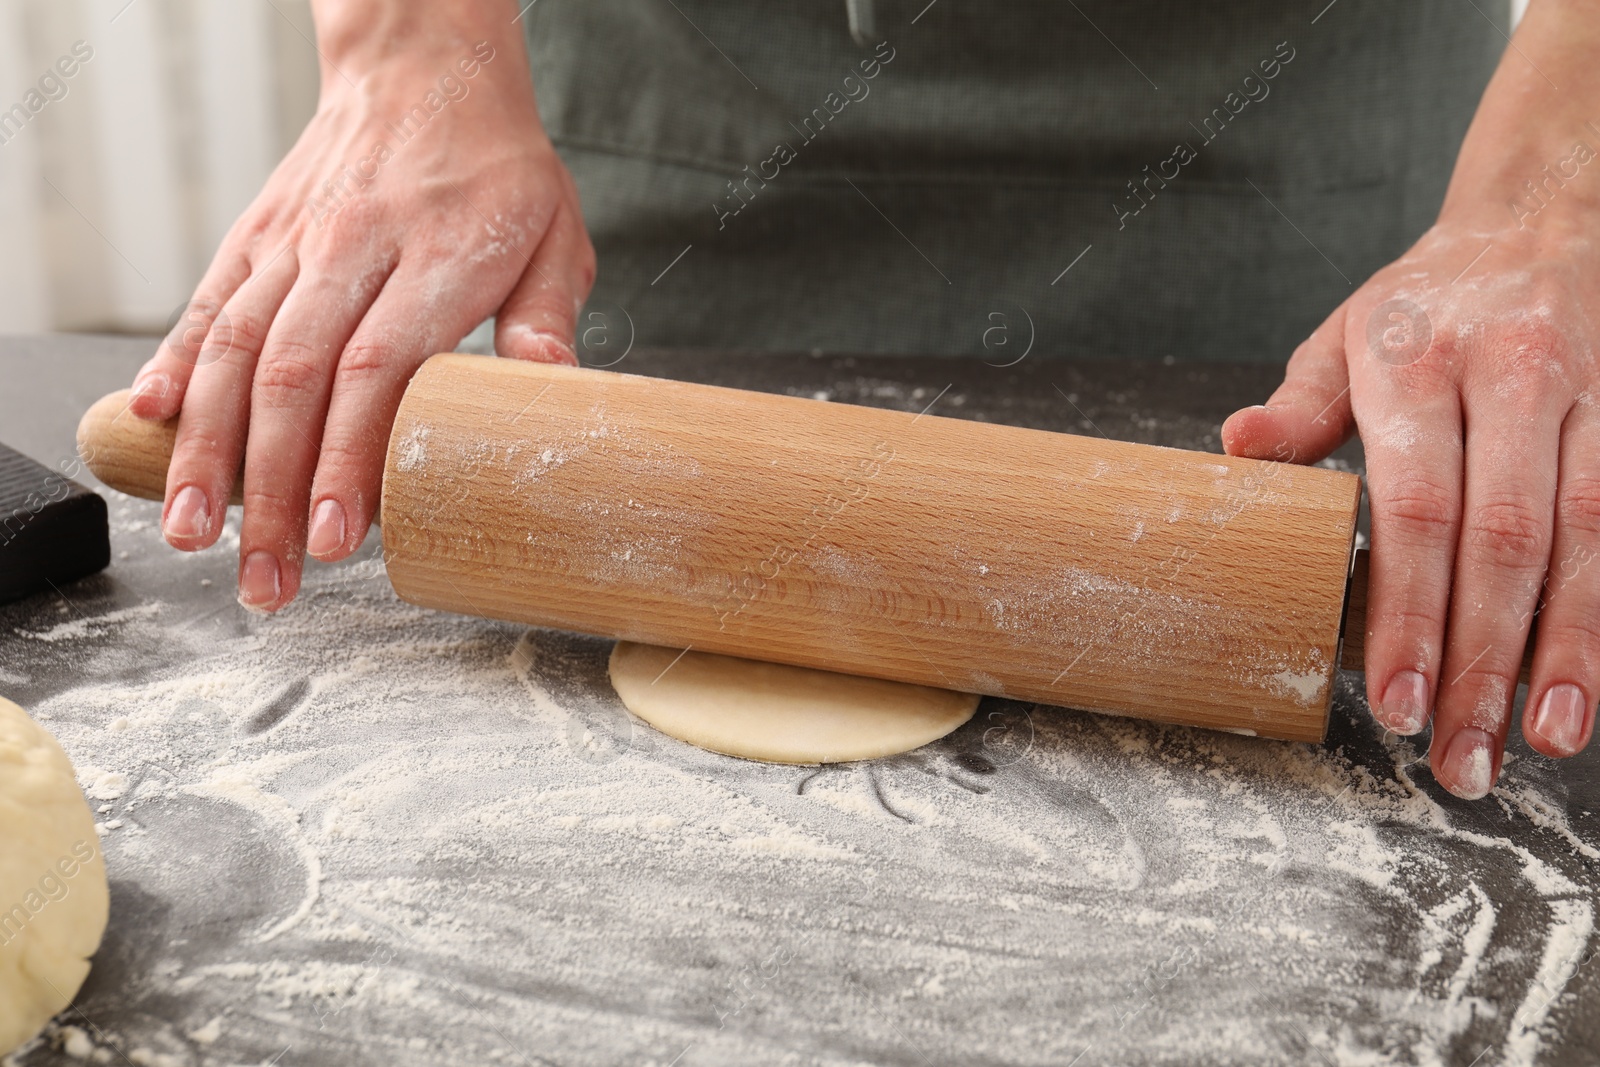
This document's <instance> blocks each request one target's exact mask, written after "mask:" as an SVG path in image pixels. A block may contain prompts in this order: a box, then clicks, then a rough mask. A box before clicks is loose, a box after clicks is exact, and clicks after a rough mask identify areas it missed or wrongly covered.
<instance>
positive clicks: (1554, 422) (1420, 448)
mask: <svg viewBox="0 0 1600 1067" xmlns="http://www.w3.org/2000/svg"><path fill="white" fill-rule="evenodd" d="M1582 8H1583V5H1578V4H1566V3H1561V2H1555V0H1546V2H1545V3H1543V4H1541V3H1540V2H1539V0H1535V3H1534V4H1533V6H1532V8H1531V9H1530V11H1529V15H1528V18H1527V20H1526V21H1525V22H1524V24H1523V26H1522V27H1520V28H1519V30H1518V32H1517V34H1516V37H1515V39H1514V40H1515V45H1516V46H1517V47H1516V48H1514V49H1513V50H1512V51H1510V52H1508V53H1507V55H1506V58H1505V60H1504V61H1503V63H1502V65H1501V68H1500V70H1499V71H1498V72H1497V74H1496V75H1495V79H1494V81H1493V83H1491V85H1490V88H1489V91H1488V93H1487V94H1486V95H1485V97H1484V102H1483V105H1482V106H1481V107H1480V109H1479V113H1478V116H1477V118H1476V119H1475V120H1474V123H1473V127H1472V130H1471V132H1470V133H1469V134H1468V137H1467V141H1466V144H1465V145H1464V146H1463V149H1462V154H1461V158H1460V160H1459V161H1458V164H1457V167H1456V172H1455V176H1454V178H1453V180H1452V182H1451V187H1450V193H1449V196H1448V197H1447V198H1446V202H1445V205H1444V209H1443V211H1442V212H1441V215H1440V218H1439V222H1438V223H1437V224H1436V225H1435V226H1434V227H1433V228H1432V229H1431V230H1429V231H1428V233H1427V234H1425V235H1424V236H1423V237H1422V239H1421V240H1420V241H1418V242H1417V244H1416V245H1415V246H1414V247H1413V248H1412V249H1411V250H1410V251H1409V252H1408V253H1407V254H1406V255H1405V256H1404V257H1403V258H1402V259H1400V260H1399V261H1398V262H1396V263H1394V264H1392V265H1390V266H1388V267H1386V268H1384V269H1383V270H1381V271H1379V272H1378V273H1377V274H1376V275H1374V276H1373V277H1372V278H1371V279H1370V280H1369V281H1368V282H1367V283H1366V284H1365V285H1363V286H1362V287H1361V288H1360V289H1359V290H1357V291H1356V292H1355V293H1354V294H1353V295H1352V296H1351V297H1350V298H1349V299H1348V300H1347V301H1346V302H1345V304H1344V305H1343V306H1341V307H1340V308H1339V309H1338V310H1337V311H1336V312H1335V313H1334V314H1333V315H1332V316H1331V317H1330V318H1329V319H1328V320H1327V321H1326V322H1325V323H1323V324H1322V326H1321V327H1319V328H1318V329H1317V331H1316V332H1315V333H1314V334H1312V336H1311V338H1310V339H1309V340H1307V341H1306V342H1305V343H1304V344H1302V345H1301V346H1300V347H1299V348H1298V349H1297V350H1296V351H1295V353H1294V357H1293V358H1292V359H1291V360H1290V362H1289V366H1288V371H1287V374H1286V377H1285V380H1284V384H1283V386H1282V387H1281V388H1279V389H1278V391H1277V392H1276V393H1274V394H1273V396H1272V398H1271V400H1269V401H1268V403H1267V404H1266V405H1265V406H1262V407H1254V408H1246V409H1244V410H1242V411H1239V412H1236V413H1235V414H1234V415H1233V416H1232V417H1231V418H1230V419H1229V420H1228V422H1227V423H1226V425H1225V426H1224V427H1223V441H1224V444H1225V447H1226V448H1227V450H1228V451H1229V452H1230V453H1231V454H1234V455H1246V456H1257V457H1261V458H1268V457H1270V455H1271V453H1272V450H1273V449H1274V448H1276V447H1279V446H1281V445H1284V444H1287V445H1288V446H1289V447H1290V448H1292V449H1293V450H1294V454H1295V455H1296V456H1297V457H1298V458H1299V459H1300V460H1301V461H1303V462H1314V461H1316V460H1318V459H1321V458H1322V457H1323V456H1326V455H1327V454H1328V453H1329V452H1331V451H1333V449H1335V448H1337V447H1338V446H1339V445H1340V444H1341V443H1342V442H1343V441H1344V440H1345V439H1346V438H1347V437H1348V436H1349V434H1350V432H1351V431H1352V429H1354V428H1356V427H1359V429H1360V433H1361V439H1362V442H1363V445H1364V447H1365V450H1366V458H1367V486H1368V492H1369V495H1370V500H1371V506H1372V570H1371V580H1370V588H1369V593H1368V614H1367V624H1368V632H1367V634H1366V651H1365V656H1366V670H1367V693H1368V698H1369V701H1370V703H1371V705H1372V707H1373V710H1374V712H1375V714H1376V715H1377V717H1378V719H1379V721H1380V722H1382V723H1383V724H1384V725H1385V726H1387V727H1388V728H1389V729H1391V730H1393V731H1395V732H1396V733H1400V734H1414V733H1417V732H1418V731H1420V730H1421V729H1422V728H1423V727H1424V726H1425V725H1426V724H1427V722H1428V720H1429V717H1430V715H1431V717H1432V720H1433V740H1432V745H1431V748H1430V750H1429V763H1430V765H1431V767H1432V769H1433V773H1434V776H1435V777H1436V778H1437V779H1438V780H1439V782H1440V783H1441V784H1443V785H1444V786H1445V788H1447V789H1449V790H1450V791H1451V792H1452V793H1455V794H1456V795H1458V796H1462V797H1468V798H1476V797H1481V796H1484V795H1485V794H1486V793H1488V792H1489V790H1490V789H1491V788H1492V787H1493V785H1494V782H1495V779H1496V777H1497V776H1498V774H1499V771H1500V764H1501V759H1502V754H1503V751H1504V747H1505V739H1506V734H1507V731H1508V729H1509V726H1510V720H1511V712H1512V701H1513V698H1514V696H1515V694H1516V689H1517V676H1518V672H1519V668H1520V666H1521V663H1522V659H1523V651H1524V648H1525V646H1526V644H1527V642H1528V639H1529V633H1530V625H1531V624H1532V622H1533V619H1534V613H1535V611H1536V610H1537V611H1538V633H1537V641H1536V649H1535V655H1534V660H1533V668H1532V677H1531V684H1530V687H1529V691H1528V701H1527V710H1526V712H1525V714H1524V716H1523V721H1522V729H1523V734H1524V736H1525V737H1526V738H1527V740H1528V743H1529V744H1530V745H1532V746H1533V747H1534V748H1535V749H1537V750H1538V751H1539V752H1542V753H1544V754H1545V755H1548V756H1570V755H1573V754H1574V753H1576V752H1578V751H1580V750H1581V749H1583V747H1584V746H1585V745H1587V744H1588V742H1589V738H1590V735H1591V733H1592V731H1593V729H1594V717H1595V716H1594V712H1595V705H1596V701H1597V700H1600V365H1597V360H1596V356H1597V351H1600V158H1597V155H1596V153H1597V152H1600V128H1596V126H1595V125H1594V124H1590V123H1589V122H1588V119H1589V115H1590V113H1592V116H1593V117H1594V118H1595V119H1600V79H1597V77H1596V74H1595V73H1594V71H1593V67H1594V64H1593V61H1592V57H1593V55H1594V54H1595V53H1594V49H1595V48H1596V47H1597V45H1600V33H1597V28H1596V27H1595V25H1594V23H1595V21H1596V20H1595V19H1594V16H1593V14H1592V13H1590V12H1588V11H1584V10H1582ZM1532 63H1537V64H1538V67H1537V68H1535V67H1533V66H1532ZM1547 76H1548V77H1549V78H1553V79H1554V80H1555V81H1556V82H1557V83H1559V84H1560V86H1561V88H1560V90H1556V89H1553V88H1552V87H1551V85H1550V84H1549V82H1547V81H1546V77H1547ZM1543 168H1548V169H1543ZM1529 182H1532V183H1534V184H1533V185H1532V186H1529V185H1527V184H1525V183H1529ZM1530 190H1538V192H1539V196H1538V198H1537V199H1536V198H1535V197H1534V196H1533V195H1530Z"/></svg>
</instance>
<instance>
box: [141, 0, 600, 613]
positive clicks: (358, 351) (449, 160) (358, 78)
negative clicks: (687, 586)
mask: <svg viewBox="0 0 1600 1067" xmlns="http://www.w3.org/2000/svg"><path fill="white" fill-rule="evenodd" d="M502 7H503V8H504V10H502ZM484 8H490V9H492V10H489V11H484V10H483V9H484ZM315 10H316V17H317V30H318V44H319V48H320V51H321V53H322V55H323V56H324V63H323V72H322V82H323V88H322V98H321V102H320V104H319V106H318V109H317V114H316V117H315V118H313V119H312V121H311V123H310V125H309V126H307V128H306V130H305V132H304V133H303V134H302V135H301V137H300V140H299V142H298V143H297V144H296V145H295V147H294V149H293V150H292V151H291V152H290V153H289V155H288V156H287V157H286V158H285V159H284V160H283V162H282V163H281V164H280V165H279V166H278V168H277V170H276V171H274V173H273V175H272V177H271V178H270V180H269V181H268V182H267V185H266V188H265V189H264V190H263V191H262V192H261V194H260V195H259V196H258V197H257V198H256V200H255V202H254V203H253V204H252V205H251V206H250V207H249V209H248V210H247V211H246V212H245V213H244V215H243V216H242V217H241V218H240V219H239V221H238V222H237V223H236V224H235V225H234V227H233V229H232V230H231V231H230V232H229V234H228V236H227V238H226V239H225V240H224V241H223V243H222V247H221V248H220V249H219V250H218V252H217V254H216V257H215V259H214V260H213V261H212V264H211V267H210V269H209V270H208V271H207V272H206V275H205V277H204V279H203V280H202V281H201V283H200V286H199V288H198V289H197V290H196V291H195V294H194V299H193V301H192V302H191V303H190V305H189V307H188V310H187V313H186V315H185V317H184V322H182V323H181V324H180V326H179V328H177V329H175V330H174V331H173V332H172V334H171V335H170V336H169V337H168V338H167V339H166V340H165V341H164V342H163V343H162V345H161V347H160V348H159V350H158V351H157V353H156V355H155V357H154V358H153V359H151V360H150V362H149V363H147V364H146V365H145V366H144V368H143V369H141V370H140V372H139V374H138V376H137V378H136V379H135V385H134V391H135V394H136V395H135V399H134V400H133V402H132V404H131V408H132V410H133V412H134V414H136V415H139V416H142V417H144V418H149V419H166V418H170V417H171V416H173V415H174V414H179V413H180V412H181V418H180V420H179V429H178V437H177V441H176V445H175V447H174V450H173V456H172V464H171V467H170V469H169V473H168V476H167V496H166V505H165V508H164V510H163V515H162V528H163V531H164V533H165V536H166V538H167V540H168V542H170V543H171V544H172V545H174V546H175V547H177V548H180V549H185V550H191V551H192V550H196V549H201V548H205V547H207V546H209V545H211V544H212V543H214V542H215V541H216V540H217V537H218V535H219V534H220V532H221V529H222V523H223V519H224V517H225V512H226V509H227V502H228V497H229V494H230V492H231V490H232V486H233V482H234V478H235V477H236V475H237V474H238V473H239V472H240V470H241V465H242V470H243V477H244V486H243V497H244V519H243V527H242V529H241V532H240V569H239V600H240V602H241V603H242V604H244V605H245V606H246V607H249V608H254V609H258V610H263V611H275V610H277V609H278V608H281V607H283V606H284V605H285V604H287V603H288V602H289V601H290V600H291V599H293V597H294V595H295V593H296V591H297V590H298V588H299V584H300V570H301V563H302V560H303V558H304V555H305V553H306V552H307V551H309V552H310V553H311V554H312V555H313V556H316V557H317V558H319V559H323V560H337V559H341V558H343V557H345V556H347V555H349V554H350V553H351V552H353V551H355V549H356V548H357V547H358V546H359V545H360V544H361V542H362V539H363V538H364V537H365V535H366V532H367V528H368V526H369V524H370V523H371V521H372V518H373V514H374V511H375V509H376V507H377V503H378V493H379V487H380V484H381V482H382V477H383V464H384V455H385V450H386V446H387V443H388V438H389V429H390V426H391V424H392V423H393V421H394V415H395V411H396V409H397V408H398V406H399V403H400V398H401V395H402V394H403V392H404V390H405V386H406V383H407V382H408V381H409V380H410V377H411V375H412V373H413V372H414V371H415V370H416V368H417V367H418V366H419V365H420V364H421V362H422V361H423V360H425V359H426V358H427V357H428V356H430V355H432V354H433V353H435V352H437V351H441V350H443V349H447V348H449V347H451V346H453V345H454V344H455V343H456V342H457V341H459V340H460V339H461V337H462V336H464V335H465V334H466V333H467V332H468V331H470V330H471V329H472V328H473V327H474V326H476V325H477V324H478V323H479V322H481V321H483V320H484V319H485V318H487V317H488V316H489V315H491V314H497V315H498V322H497V327H496V331H495V347H496V349H497V350H498V351H499V353H500V355H502V356H506V357H512V358H520V359H533V360H543V361H547V362H569V363H576V362H577V360H576V356H575V354H574V348H573V330H574V325H575V320H576V317H577V311H578V308H579V307H580V306H581V305H582V303H583V301H584V299H585V298H586V297H587V296H588V293H589V288H590V286H591V284H592V283H593V280H594V270H595V260H594V251H593V249H592V248H591V246H590V244H589V239H588V235H587V233H586V232H585V230H584V227H583V220H582V216H581V214H580V213H579V207H578V197H577V192H576V190H575V188H574V186H573V183H572V179H571V177H570V176H569V175H568V174H567V171H566V169H565V167H563V166H562V163H561V161H560V160H559V159H558V158H557V156H556V154H555V151H554V149H553V148H552V147H551V145H550V142H549V140H548V138H547V137H546V136H545V134H544V131H543V128H542V127H541V125H540V123H539V117H538V113H537V111H536V109H535V107H534V100H533V92H532V88H531V81H530V79H529V74H528V67H527V59H526V56H525V53H524V51H523V46H522V40H521V38H520V36H518V35H517V33H516V27H515V26H514V25H512V19H513V17H514V16H515V14H516V12H515V10H514V9H513V8H512V7H510V6H509V4H506V5H501V4H484V3H474V2H469V0H459V2H441V3H429V4H426V5H423V4H418V5H407V4H394V3H390V2H381V3H379V2H374V0H360V2H346V3H331V2H327V3H319V4H317V5H316V7H315Z"/></svg>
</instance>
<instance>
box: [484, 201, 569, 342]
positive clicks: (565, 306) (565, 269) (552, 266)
mask: <svg viewBox="0 0 1600 1067" xmlns="http://www.w3.org/2000/svg"><path fill="white" fill-rule="evenodd" d="M593 284H594V248H593V246H591V245H590V244H589V235H588V234H587V233H586V232H585V231H584V228H583V221H582V219H581V218H580V217H579V216H578V215H577V213H576V212H575V211H573V210H572V209H571V208H570V207H569V206H567V205H565V204H563V205H562V206H561V207H558V208H557V209H556V213H555V215H554V216H553V217H552V218H551V220H550V227H549V229H547V230H546V231H545V234H544V237H543V239H542V240H540V242H539V247H538V248H537V249H536V250H535V251H534V253H533V259H532V260H531V261H530V262H529V263H528V269H527V270H525V271H524V272H523V274H522V278H521V279H520V280H519V281H518V282H517V285H516V288H514V289H512V290H511V295H510V296H508V297H506V300H505V303H503V304H501V305H500V310H499V312H498V313H497V314H496V315H495V326H494V350H495V351H496V352H497V353H499V354H500V355H501V356H502V357H504V358H506V359H526V360H530V361H532V362H534V363H570V364H572V365H574V366H576V365H577V363H578V352H577V349H576V348H575V347H574V345H573V335H574V332H575V331H576V329H577V321H578V308H580V307H581V306H583V302H584V300H586V299H588V296H589V288H590V287H591V286H592V285H593Z"/></svg>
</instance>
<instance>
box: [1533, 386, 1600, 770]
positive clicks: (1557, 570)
mask: <svg viewBox="0 0 1600 1067" xmlns="http://www.w3.org/2000/svg"><path fill="white" fill-rule="evenodd" d="M1597 560H1600V410H1597V409H1596V408H1595V407H1594V406H1593V405H1592V404H1589V403H1583V402H1580V403H1579V405H1578V406H1577V407H1575V408H1573V409H1572V412H1571V413H1570V414H1569V415H1568V416H1567V420H1566V425H1565V426H1564V427H1563V429H1562V433H1561V468H1560V473H1559V477H1558V479H1557V485H1556V527H1555V540H1554V543H1553V546H1552V549H1551V553H1550V568H1549V571H1548V572H1547V574H1546V577H1545V583H1544V591H1545V592H1544V597H1545V603H1544V606H1543V609H1542V610H1541V611H1540V613H1539V628H1538V632H1537V634H1536V636H1535V641H1536V645H1535V648H1534V653H1533V672H1532V674H1531V675H1530V676H1529V685H1528V703H1527V707H1526V710H1524V712H1523V715H1522V735H1523V736H1524V737H1526V738H1527V739H1528V744H1530V745H1532V746H1533V747H1534V748H1535V749H1536V750H1538V751H1539V752H1542V753H1544V754H1545V755H1546V756H1571V755H1573V754H1575V753H1577V752H1581V751H1582V750H1583V748H1584V746H1586V745H1587V744H1588V743H1589V738H1590V735H1591V734H1593V732H1594V718H1595V702H1596V699H1597V696H1600V567H1596V566H1592V564H1594V563H1595V562H1596V561H1597Z"/></svg>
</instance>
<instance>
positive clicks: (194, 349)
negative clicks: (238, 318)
mask: <svg viewBox="0 0 1600 1067" xmlns="http://www.w3.org/2000/svg"><path fill="white" fill-rule="evenodd" d="M249 277H250V261H249V260H248V259H246V258H245V257H244V256H242V255H231V254H223V253H218V255H217V258H216V259H215V260H213V261H212V263H211V267H210V269H208V270H207V271H206V275H205V277H204V278H201V279H200V284H199V285H198V286H197V287H196V288H195V291H194V296H193V297H192V298H191V299H190V300H189V303H188V304H186V305H185V306H184V309H183V312H182V314H181V315H180V316H179V318H178V321H177V322H176V323H174V324H173V327H172V329H170V330H168V331H167V336H166V337H164V338H162V340H161V344H160V345H158V346H157V347H156V354H155V355H154V356H152V357H150V359H149V361H148V362H146V363H145V365H144V366H143V367H141V368H139V373H138V374H136V375H134V378H133V395H132V397H131V398H130V399H129V401H128V410H129V411H131V412H133V414H135V415H137V416H138V417H139V418H141V419H155V420H157V421H163V422H164V421H165V420H167V419H170V418H172V416H174V415H176V414H177V413H178V410H179V408H181V407H182V406H183V395H184V391H185V390H186V389H187V388H188V386H189V379H190V377H191V376H192V375H193V374H194V369H195V367H196V366H197V365H198V364H199V362H200V358H201V352H202V351H203V350H204V344H205V339H206V334H207V333H208V332H210V330H211V329H212V327H213V325H214V324H215V323H216V321H217V318H218V316H219V315H220V314H221V312H222V307H223V305H224V304H226V303H227V302H228V300H229V298H231V297H232V296H233V294H234V293H235V292H237V291H238V289H239V287H240V286H241V285H243V284H244V283H245V282H246V281H247V280H248V279H249ZM224 322H226V320H224Z"/></svg>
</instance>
